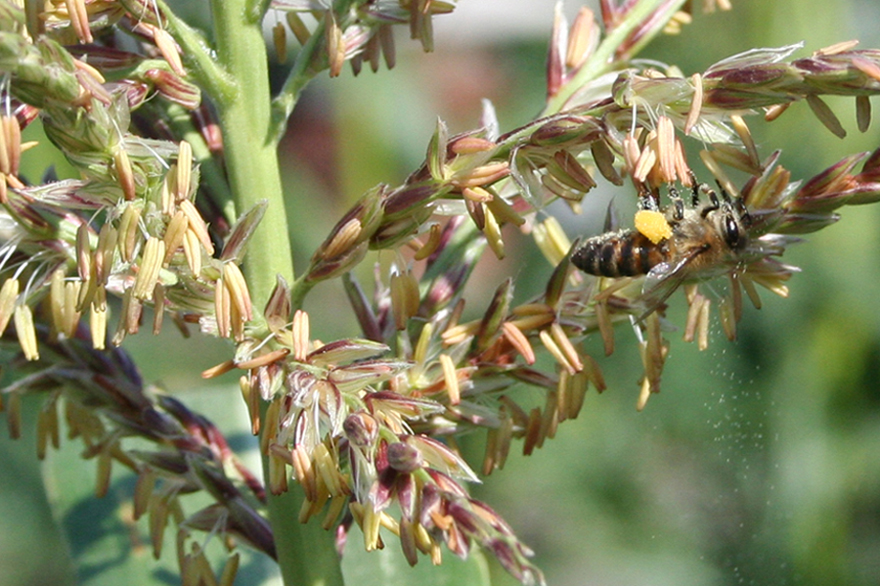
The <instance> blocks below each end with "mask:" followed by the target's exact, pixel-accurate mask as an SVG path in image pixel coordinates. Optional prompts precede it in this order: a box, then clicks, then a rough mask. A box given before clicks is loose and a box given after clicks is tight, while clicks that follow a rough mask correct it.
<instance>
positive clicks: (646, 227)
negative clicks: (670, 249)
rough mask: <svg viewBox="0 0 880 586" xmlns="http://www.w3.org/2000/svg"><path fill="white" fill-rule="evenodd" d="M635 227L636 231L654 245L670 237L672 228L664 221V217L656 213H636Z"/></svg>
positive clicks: (642, 211)
mask: <svg viewBox="0 0 880 586" xmlns="http://www.w3.org/2000/svg"><path fill="white" fill-rule="evenodd" d="M635 225H636V230H638V231H639V233H641V234H642V235H643V236H644V237H645V238H647V239H648V240H650V241H651V242H653V243H654V244H657V243H658V242H660V241H661V240H664V239H666V238H669V237H670V236H672V227H671V226H670V225H669V222H667V221H666V216H664V215H663V214H662V213H660V212H658V211H654V210H639V211H637V212H636V217H635Z"/></svg>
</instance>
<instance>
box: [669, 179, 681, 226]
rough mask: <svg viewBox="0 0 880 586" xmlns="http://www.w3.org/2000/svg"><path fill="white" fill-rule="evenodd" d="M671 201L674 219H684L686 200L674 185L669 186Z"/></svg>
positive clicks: (677, 220)
mask: <svg viewBox="0 0 880 586" xmlns="http://www.w3.org/2000/svg"><path fill="white" fill-rule="evenodd" d="M669 201H671V202H672V219H673V220H675V221H676V222H680V221H681V220H682V219H684V201H683V200H682V199H681V196H680V195H679V194H678V190H677V189H675V188H674V187H670V188H669Z"/></svg>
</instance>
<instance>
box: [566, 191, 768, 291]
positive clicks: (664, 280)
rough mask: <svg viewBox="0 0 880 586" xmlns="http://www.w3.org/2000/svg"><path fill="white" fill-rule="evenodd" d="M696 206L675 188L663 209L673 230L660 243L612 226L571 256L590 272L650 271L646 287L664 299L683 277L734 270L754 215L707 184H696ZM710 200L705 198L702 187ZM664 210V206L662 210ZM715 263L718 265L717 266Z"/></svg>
mask: <svg viewBox="0 0 880 586" xmlns="http://www.w3.org/2000/svg"><path fill="white" fill-rule="evenodd" d="M694 185H695V186H694V189H693V195H692V203H691V207H686V206H685V205H684V201H683V200H682V198H681V197H680V196H679V195H678V192H677V191H675V189H674V188H672V189H670V191H669V197H670V201H671V205H669V206H667V207H666V208H665V209H664V210H663V214H664V216H665V219H666V222H667V223H668V224H669V228H670V231H669V235H668V237H666V238H662V239H659V241H657V242H656V243H655V242H654V241H652V240H651V238H649V237H648V236H646V235H645V234H643V233H641V232H639V231H638V230H635V229H629V230H620V231H617V232H608V233H606V234H602V235H599V236H594V237H593V238H589V239H587V240H586V241H585V242H584V243H583V244H581V245H580V246H579V247H578V248H577V249H576V250H575V251H574V252H573V253H572V256H571V262H572V263H573V264H574V266H576V267H577V268H579V269H580V270H582V271H584V272H585V273H589V274H591V275H596V276H600V277H637V276H641V275H646V276H647V278H646V280H645V285H644V289H643V291H645V292H648V293H652V292H655V293H656V292H658V291H660V290H661V289H662V292H661V293H660V294H658V295H654V297H655V303H654V305H659V304H660V303H662V302H663V301H664V300H665V299H666V297H668V296H669V294H671V293H672V291H673V290H674V289H675V288H676V287H677V286H678V285H679V284H681V283H682V282H684V281H688V280H699V279H704V278H709V277H712V276H715V275H716V274H717V273H720V272H725V271H726V270H729V261H731V260H736V258H737V257H738V256H739V255H740V254H741V253H742V252H743V251H744V250H745V249H746V247H747V246H748V243H749V235H748V228H749V226H750V224H751V220H750V217H749V214H748V211H747V210H746V208H745V205H744V204H743V203H742V200H740V199H739V198H736V199H735V200H734V199H732V198H731V197H730V196H729V195H728V194H727V193H726V192H725V191H724V190H722V191H721V194H722V197H721V198H719V197H718V195H717V194H716V193H715V192H714V191H713V190H711V189H709V188H708V187H707V186H705V185H702V186H697V185H696V182H695V184H694ZM701 192H703V193H705V194H706V195H707V197H708V200H709V201H708V202H705V203H700V193H701ZM642 201H643V206H642V207H643V208H644V209H652V208H653V209H655V210H656V204H655V202H654V200H653V199H650V197H643V198H642ZM657 211H659V210H657ZM713 269H716V270H713Z"/></svg>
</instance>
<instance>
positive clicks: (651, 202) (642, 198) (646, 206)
mask: <svg viewBox="0 0 880 586" xmlns="http://www.w3.org/2000/svg"><path fill="white" fill-rule="evenodd" d="M639 209H640V210H651V211H652V212H659V211H660V208H659V207H658V206H657V200H656V199H654V196H652V195H651V194H650V193H648V192H642V193H640V194H639Z"/></svg>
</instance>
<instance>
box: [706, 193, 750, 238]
mask: <svg viewBox="0 0 880 586" xmlns="http://www.w3.org/2000/svg"><path fill="white" fill-rule="evenodd" d="M714 213H715V215H716V218H715V221H716V225H717V229H718V233H719V234H721V236H722V237H723V238H724V242H725V243H726V244H727V246H728V247H730V249H731V250H742V249H743V248H745V247H746V245H747V244H748V242H749V234H748V212H744V213H740V211H739V210H738V209H736V207H735V206H734V205H732V204H731V203H730V202H724V203H723V204H722V205H721V206H720V207H719V208H718V209H717V210H716V211H715V212H714Z"/></svg>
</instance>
